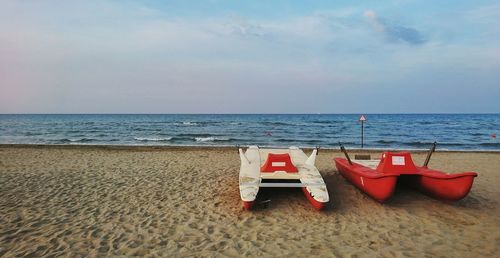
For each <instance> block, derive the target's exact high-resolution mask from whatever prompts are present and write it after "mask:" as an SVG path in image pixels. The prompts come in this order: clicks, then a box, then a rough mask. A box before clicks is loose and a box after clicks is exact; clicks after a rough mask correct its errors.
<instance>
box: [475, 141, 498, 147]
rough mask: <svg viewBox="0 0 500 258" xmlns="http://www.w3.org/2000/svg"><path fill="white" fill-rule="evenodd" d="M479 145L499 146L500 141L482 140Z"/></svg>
mask: <svg viewBox="0 0 500 258" xmlns="http://www.w3.org/2000/svg"><path fill="white" fill-rule="evenodd" d="M479 145H480V146H485V147H497V148H500V142H483V143H480V144H479Z"/></svg>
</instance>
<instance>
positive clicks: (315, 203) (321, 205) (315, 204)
mask: <svg viewBox="0 0 500 258" xmlns="http://www.w3.org/2000/svg"><path fill="white" fill-rule="evenodd" d="M302 192H304V195H305V196H306V197H307V200H308V201H309V202H310V203H311V204H312V206H313V207H314V208H315V209H316V210H318V211H320V210H323V209H324V208H325V204H326V202H318V201H316V200H315V199H314V198H313V197H312V196H311V194H310V193H309V192H308V191H307V189H306V188H305V187H302Z"/></svg>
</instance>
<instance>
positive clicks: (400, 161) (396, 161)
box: [392, 156, 405, 166]
mask: <svg viewBox="0 0 500 258" xmlns="http://www.w3.org/2000/svg"><path fill="white" fill-rule="evenodd" d="M392 165H395V166H404V165H405V157H403V156H392Z"/></svg>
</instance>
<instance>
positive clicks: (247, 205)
mask: <svg viewBox="0 0 500 258" xmlns="http://www.w3.org/2000/svg"><path fill="white" fill-rule="evenodd" d="M254 204H255V201H253V202H245V201H243V209H245V210H247V211H249V210H251V209H252V208H253V205H254Z"/></svg>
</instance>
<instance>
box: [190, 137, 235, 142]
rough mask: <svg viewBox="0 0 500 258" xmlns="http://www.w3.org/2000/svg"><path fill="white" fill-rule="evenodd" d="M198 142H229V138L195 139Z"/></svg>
mask: <svg viewBox="0 0 500 258" xmlns="http://www.w3.org/2000/svg"><path fill="white" fill-rule="evenodd" d="M194 139H195V140H196V141H197V142H214V141H229V138H224V137H213V136H210V137H196V138H194Z"/></svg>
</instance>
